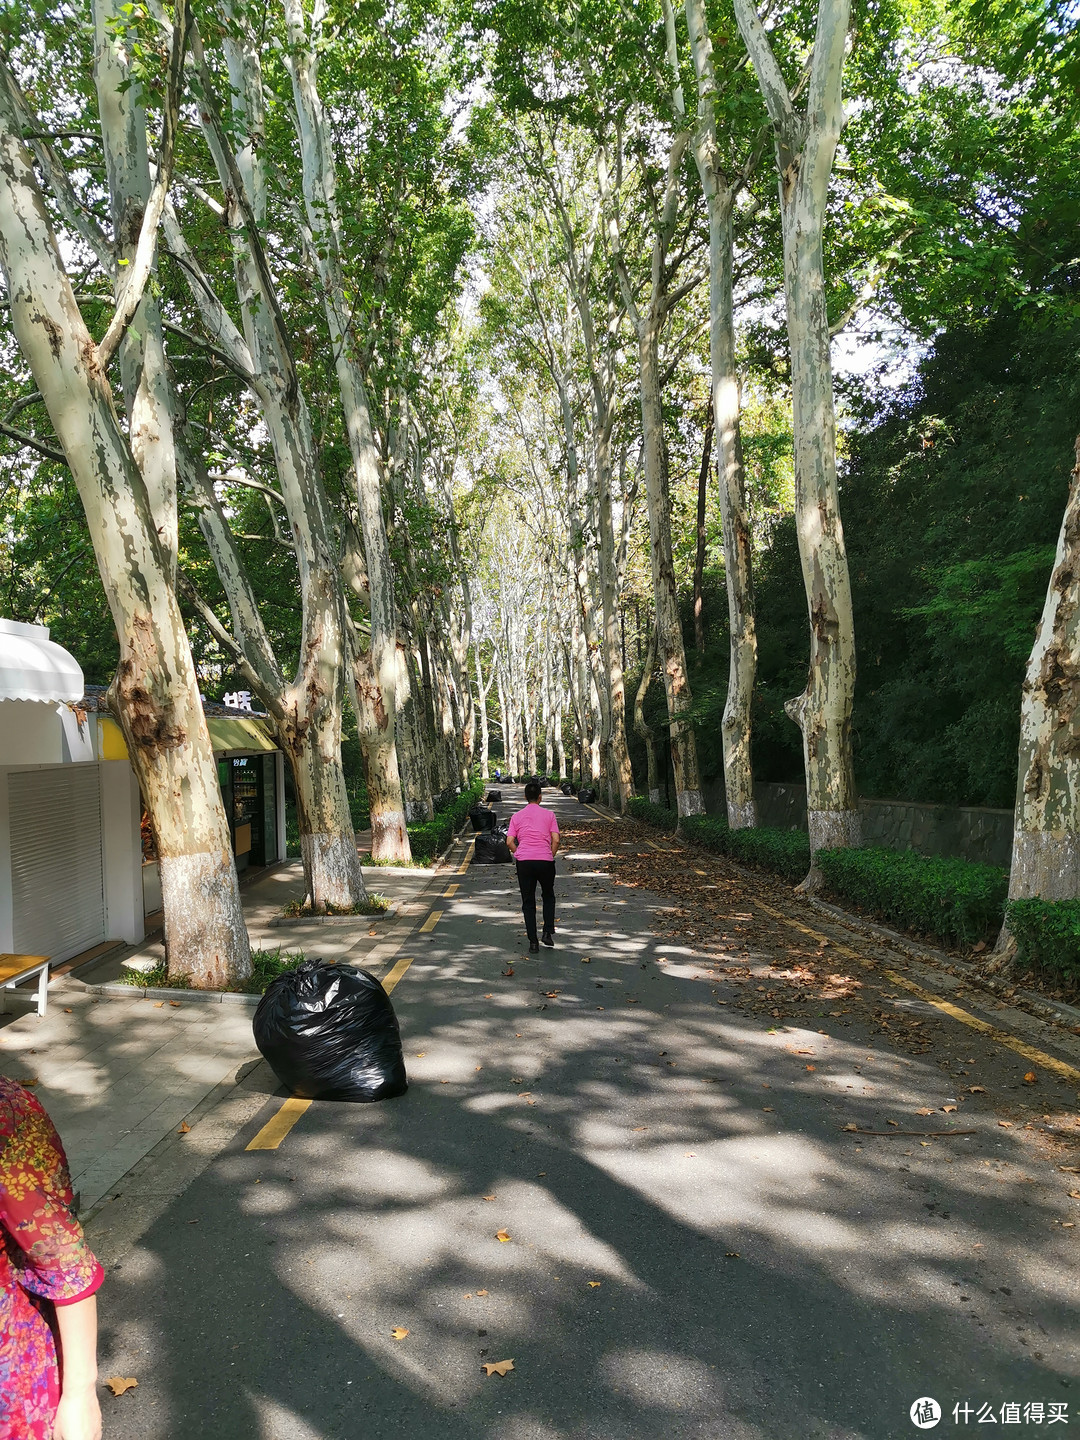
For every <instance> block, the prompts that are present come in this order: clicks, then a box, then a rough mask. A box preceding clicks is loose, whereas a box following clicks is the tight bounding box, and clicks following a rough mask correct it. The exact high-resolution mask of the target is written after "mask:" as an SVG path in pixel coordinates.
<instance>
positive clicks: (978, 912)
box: [816, 849, 1008, 944]
mask: <svg viewBox="0 0 1080 1440" xmlns="http://www.w3.org/2000/svg"><path fill="white" fill-rule="evenodd" d="M816 859H817V863H818V866H819V868H820V870H821V872H822V874H823V875H824V877H825V883H826V884H827V885H828V887H829V889H830V890H831V891H832V892H833V894H834V895H836V896H837V897H838V898H839V899H841V900H849V901H851V902H852V904H854V905H858V906H859V907H860V908H861V909H863V910H867V911H869V912H870V913H871V914H873V915H876V916H878V917H879V918H880V919H882V920H886V921H888V922H889V923H890V924H892V925H896V926H898V927H899V928H900V929H902V930H915V931H920V932H929V933H931V934H934V935H940V936H941V938H942V939H944V940H955V941H959V942H960V943H961V944H971V943H973V942H975V941H977V940H985V939H989V938H990V937H992V936H994V935H996V934H997V932H998V930H999V929H1000V928H1001V921H1002V918H1003V915H1004V911H1005V896H1006V893H1007V891H1008V874H1007V872H1006V871H1004V870H1001V869H999V868H998V866H996V865H976V864H975V863H974V862H973V861H971V860H960V859H957V858H955V857H953V856H943V855H917V854H916V853H915V852H914V850H878V849H866V850H819V851H818V853H817V857H816Z"/></svg>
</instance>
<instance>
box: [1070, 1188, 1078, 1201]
mask: <svg viewBox="0 0 1080 1440" xmlns="http://www.w3.org/2000/svg"><path fill="white" fill-rule="evenodd" d="M1069 1198H1070V1199H1071V1200H1080V1190H1070V1191H1069Z"/></svg>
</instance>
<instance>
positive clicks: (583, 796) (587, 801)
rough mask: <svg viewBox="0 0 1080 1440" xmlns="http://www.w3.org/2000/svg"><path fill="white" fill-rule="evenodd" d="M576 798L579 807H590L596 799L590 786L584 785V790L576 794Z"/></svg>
mask: <svg viewBox="0 0 1080 1440" xmlns="http://www.w3.org/2000/svg"><path fill="white" fill-rule="evenodd" d="M577 798H578V804H579V805H591V804H592V803H593V801H594V800H595V799H596V791H595V790H594V789H593V788H592V786H591V785H586V786H585V787H584V789H582V790H579V791H578V792H577Z"/></svg>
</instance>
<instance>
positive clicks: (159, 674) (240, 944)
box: [0, 91, 251, 988]
mask: <svg viewBox="0 0 1080 1440" xmlns="http://www.w3.org/2000/svg"><path fill="white" fill-rule="evenodd" d="M19 128H20V127H19V125H18V121H17V118H16V116H15V115H14V113H13V112H12V110H11V107H10V106H9V105H8V103H7V98H6V94H4V93H3V92H2V91H0V266H2V268H3V272H4V276H5V280H6V284H7V291H8V297H9V303H10V314H11V322H12V326H13V328H14V332H15V337H16V340H17V341H18V344H19V348H20V350H21V351H22V353H23V355H24V357H25V358H26V361H27V363H28V365H29V366H30V368H31V371H32V372H33V375H34V379H35V382H36V384H37V386H38V388H39V390H40V391H41V395H42V398H43V400H44V402H45V406H46V408H47V410H48V412H49V417H50V419H51V421H52V424H53V427H54V428H55V431H56V434H57V436H58V438H59V440H60V443H61V445H62V446H63V448H64V453H65V455H66V456H67V460H68V464H69V466H70V468H71V473H72V477H73V479H74V481H75V484H76V487H77V489H78V491H79V497H80V499H81V501H82V504H83V507H84V510H85V512H86V519H87V526H88V529H89V533H90V537H91V541H92V543H93V546H94V553H95V556H96V558H97V562H98V570H99V572H100V574H101V579H102V584H103V586H104V589H105V594H106V598H107V599H108V602H109V608H110V610H111V612H112V617H113V621H114V623H115V625H116V631H117V636H118V639H119V644H120V663H119V665H118V666H117V671H116V677H115V679H114V681H113V684H112V686H111V687H110V698H111V699H112V701H113V702H114V704H115V706H116V711H117V715H118V717H119V720H120V724H121V727H122V729H123V732H124V737H125V740H126V742H127V746H128V751H129V754H130V756H131V761H132V765H133V767H134V769H135V773H136V775H137V776H138V779H139V784H140V787H141V789H142V792H143V795H144V796H145V797H146V799H147V804H148V808H149V809H150V811H151V814H152V815H153V817H154V823H155V831H156V839H157V845H158V855H159V860H160V870H161V883H162V897H163V900H164V904H165V917H166V919H165V924H166V947H167V951H168V958H169V965H170V969H171V970H172V972H173V973H174V974H185V975H188V976H189V977H190V979H191V982H192V984H193V985H195V986H197V987H204V988H216V987H222V986H225V985H228V984H234V983H236V982H237V981H238V980H242V979H244V978H246V976H247V975H249V974H250V970H251V958H250V951H249V948H248V939H247V931H246V929H245V926H244V919H243V913H242V911H241V908H240V899H239V892H238V889H237V883H236V868H235V865H234V862H233V856H232V846H231V843H230V836H229V829H228V825H227V824H226V820H225V813H224V810H223V808H222V804H221V791H220V788H219V786H218V780H217V766H216V764H215V762H214V754H213V749H212V747H211V744H210V736H209V732H208V730H207V726H206V721H205V718H204V716H203V711H202V702H201V700H200V698H199V687H198V679H197V676H196V674H195V667H194V664H193V662H192V657H191V649H190V646H189V644H188V639H187V634H186V631H185V628H184V623H183V618H182V616H181V614H180V610H179V606H178V604H177V601H176V595H175V591H174V588H173V585H172V581H171V575H170V560H169V556H168V551H167V547H166V546H163V544H162V542H161V539H160V537H159V536H158V534H157V527H156V523H155V517H154V515H153V513H152V511H151V506H150V501H149V497H148V495H147V491H146V486H145V483H144V481H143V478H142V475H141V473H140V471H139V469H138V466H137V465H136V463H135V461H134V459H133V457H132V454H131V450H130V448H129V446H128V443H127V441H126V440H125V438H124V435H123V433H122V431H121V428H120V424H119V420H118V418H117V415H116V411H115V409H114V407H113V401H112V394H111V391H110V388H109V383H108V380H107V378H106V376H105V373H104V371H103V369H102V367H101V365H100V362H99V359H98V352H97V347H96V346H95V344H94V341H93V338H92V336H91V335H90V333H89V331H88V330H87V328H86V325H85V323H84V321H83V318H82V315H81V314H80V312H79V308H78V305H77V303H76V300H75V296H74V293H73V291H72V289H71V285H70V283H69V282H68V278H67V276H66V274H65V272H64V266H63V262H62V261H61V258H60V253H59V249H58V247H57V244H56V239H55V237H54V235H53V233H52V230H51V227H50V225H49V222H48V219H47V216H46V212H45V205H44V202H43V199H42V196H41V193H40V191H39V190H38V186H37V181H36V178H35V175H34V171H33V166H32V163H31V160H30V156H29V154H28V153H27V151H26V149H25V148H24V146H23V144H22V141H21V139H20V135H19Z"/></svg>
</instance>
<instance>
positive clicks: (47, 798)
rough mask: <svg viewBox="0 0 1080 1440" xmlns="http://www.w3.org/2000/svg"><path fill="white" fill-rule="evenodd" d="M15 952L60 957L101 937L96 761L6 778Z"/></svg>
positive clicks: (102, 905)
mask: <svg viewBox="0 0 1080 1440" xmlns="http://www.w3.org/2000/svg"><path fill="white" fill-rule="evenodd" d="M8 814H9V817H10V833H11V889H12V902H13V904H12V908H13V912H14V922H15V936H14V938H15V950H16V952H17V953H18V954H20V955H48V956H50V957H51V958H52V959H53V960H56V961H60V960H66V959H68V958H69V957H70V956H72V955H77V954H78V953H79V952H80V950H86V949H89V947H90V946H91V945H97V944H99V943H100V942H101V941H102V940H104V939H105V887H104V883H103V876H102V844H101V788H100V782H99V779H98V767H97V766H96V765H70V766H68V765H65V766H62V767H57V768H56V769H55V770H51V769H50V770H26V771H20V772H19V773H17V774H14V775H9V776H8Z"/></svg>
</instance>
